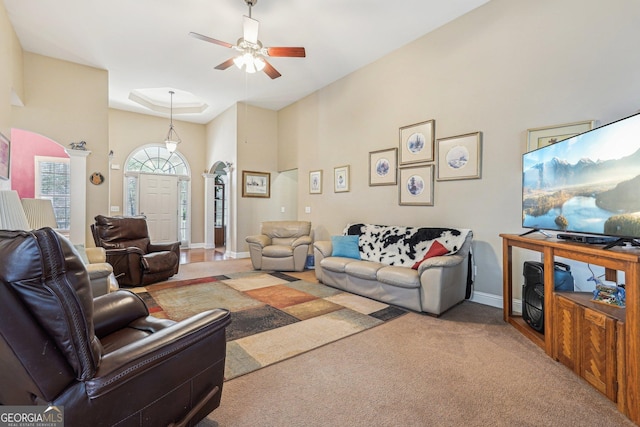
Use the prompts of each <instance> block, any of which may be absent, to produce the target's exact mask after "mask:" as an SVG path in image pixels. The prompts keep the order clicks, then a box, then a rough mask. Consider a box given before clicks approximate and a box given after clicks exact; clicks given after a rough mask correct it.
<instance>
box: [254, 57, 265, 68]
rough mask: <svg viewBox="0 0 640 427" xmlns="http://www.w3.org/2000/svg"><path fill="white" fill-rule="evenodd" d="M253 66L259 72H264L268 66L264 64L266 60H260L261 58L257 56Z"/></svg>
mask: <svg viewBox="0 0 640 427" xmlns="http://www.w3.org/2000/svg"><path fill="white" fill-rule="evenodd" d="M253 64H254V65H255V67H256V70H258V71H262V70H264V67H265V65H267V64H266V63H265V62H264V59H262V58H260V57H259V56H256V57H255V58H254V59H253Z"/></svg>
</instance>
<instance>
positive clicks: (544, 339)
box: [500, 234, 640, 425]
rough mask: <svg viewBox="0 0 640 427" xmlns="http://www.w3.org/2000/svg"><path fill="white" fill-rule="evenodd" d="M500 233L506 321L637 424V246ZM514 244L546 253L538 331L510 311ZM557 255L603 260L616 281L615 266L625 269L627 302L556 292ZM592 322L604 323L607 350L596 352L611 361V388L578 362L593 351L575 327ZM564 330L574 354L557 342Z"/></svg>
mask: <svg viewBox="0 0 640 427" xmlns="http://www.w3.org/2000/svg"><path fill="white" fill-rule="evenodd" d="M500 237H502V265H503V298H504V321H505V322H508V323H510V324H511V325H513V326H514V327H515V328H516V329H518V331H520V332H521V333H522V334H523V335H525V336H527V337H528V338H529V339H531V340H532V341H533V342H534V343H536V344H538V345H539V346H540V347H542V348H543V349H544V351H545V352H546V353H547V354H548V355H549V356H550V357H553V358H555V359H556V360H559V361H561V362H562V363H564V364H565V365H567V366H568V367H569V368H571V369H573V370H574V371H575V372H576V373H577V374H579V375H582V376H583V378H585V379H586V380H587V381H589V382H590V383H591V384H592V385H594V386H596V388H598V389H600V391H602V392H603V393H604V394H605V395H607V396H608V397H609V398H611V399H612V400H614V401H615V402H616V403H617V405H618V409H619V410H620V411H621V412H623V413H624V414H625V415H627V416H628V417H629V419H631V420H632V421H633V422H634V423H636V424H638V425H640V249H637V248H633V249H629V248H620V247H614V248H611V249H606V250H605V249H603V248H602V247H603V246H602V245H589V244H584V243H573V242H567V241H560V240H557V239H556V238H549V237H544V236H542V235H540V236H537V235H527V236H519V235H515V234H501V235H500ZM514 247H516V248H522V249H527V250H531V251H535V252H540V253H541V254H543V256H544V301H545V304H544V319H545V320H544V334H541V333H538V332H536V331H535V330H534V329H532V328H531V327H530V326H529V325H527V324H526V323H525V322H524V320H523V319H522V316H521V315H519V314H517V313H514V312H513V307H512V301H513V266H512V249H513V248H514ZM555 257H562V258H567V259H572V260H576V261H580V262H584V263H589V264H594V265H599V266H602V267H604V268H605V274H606V278H607V280H614V281H615V280H616V276H617V272H618V271H622V272H624V274H625V282H626V283H625V290H626V298H627V299H626V308H625V309H622V308H616V307H609V306H604V305H602V304H596V303H593V302H591V301H589V299H588V298H585V297H584V295H582V296H580V295H578V293H576V294H575V295H570V293H564V292H563V293H560V292H558V293H556V292H555V291H554V289H553V271H554V260H555ZM600 306H602V307H600ZM617 310H619V312H617ZM556 311H557V312H558V313H556ZM557 314H562V317H556V315H557ZM561 319H569V323H567V321H564V323H563V321H561ZM571 322H575V323H571ZM594 324H595V325H596V326H598V327H600V326H601V327H602V336H603V337H605V336H606V340H608V341H606V342H607V343H608V344H607V346H606V349H607V351H608V353H606V354H604V352H603V354H601V355H596V356H597V357H601V359H602V360H603V361H607V363H608V366H614V367H615V368H614V369H611V372H609V373H608V374H607V375H609V377H607V380H611V376H613V380H616V379H617V380H616V381H615V383H614V384H613V389H612V390H613V391H612V390H611V389H607V388H606V386H603V387H604V389H601V388H600V387H598V385H597V384H596V383H595V382H594V381H593V379H592V378H590V377H589V373H588V372H587V373H584V374H581V372H583V371H581V369H580V366H578V365H579V364H580V360H581V356H580V355H586V354H591V353H592V349H587V348H585V346H586V345H588V344H589V343H587V342H585V341H586V340H583V339H580V331H579V328H589V327H593V325H594ZM576 325H577V326H576ZM567 334H570V335H571V340H570V342H572V343H573V345H574V346H575V348H574V349H573V352H574V353H576V354H577V356H576V357H573V356H572V355H571V353H572V350H571V348H569V349H568V350H567V349H566V348H563V347H562V346H561V344H560V343H562V342H568V340H567V339H564V336H565V335H567ZM559 338H563V339H562V340H561V339H559ZM603 339H604V338H603ZM578 347H580V348H578ZM575 363H577V364H578V365H575ZM590 380H591V381H590Z"/></svg>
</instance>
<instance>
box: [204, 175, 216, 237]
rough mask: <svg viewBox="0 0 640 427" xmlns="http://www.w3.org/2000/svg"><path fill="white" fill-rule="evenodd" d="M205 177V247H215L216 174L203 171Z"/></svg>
mask: <svg viewBox="0 0 640 427" xmlns="http://www.w3.org/2000/svg"><path fill="white" fill-rule="evenodd" d="M202 177H203V178H204V248H205V249H213V248H214V247H215V241H214V234H213V229H214V227H215V194H216V176H215V175H214V174H211V173H203V174H202Z"/></svg>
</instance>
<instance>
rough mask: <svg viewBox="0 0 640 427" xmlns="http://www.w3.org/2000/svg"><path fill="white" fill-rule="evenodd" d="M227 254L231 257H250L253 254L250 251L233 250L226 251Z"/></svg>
mask: <svg viewBox="0 0 640 427" xmlns="http://www.w3.org/2000/svg"><path fill="white" fill-rule="evenodd" d="M224 254H225V256H228V257H229V258H249V257H250V256H251V254H250V253H249V252H232V251H226V252H225V253H224Z"/></svg>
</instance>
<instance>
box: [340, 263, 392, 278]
mask: <svg viewBox="0 0 640 427" xmlns="http://www.w3.org/2000/svg"><path fill="white" fill-rule="evenodd" d="M384 266H385V265H384V264H380V263H379V262H372V261H354V262H350V263H348V264H346V265H345V267H344V272H345V273H347V274H348V275H349V276H354V277H359V278H361V279H366V280H376V275H377V273H378V270H380V269H381V268H382V267H384Z"/></svg>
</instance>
